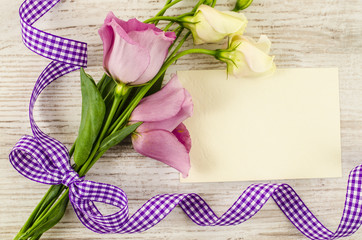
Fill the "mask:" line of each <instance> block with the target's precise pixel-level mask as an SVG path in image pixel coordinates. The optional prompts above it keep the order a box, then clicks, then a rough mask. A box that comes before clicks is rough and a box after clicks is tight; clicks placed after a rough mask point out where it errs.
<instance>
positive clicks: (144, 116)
mask: <svg viewBox="0 0 362 240" xmlns="http://www.w3.org/2000/svg"><path fill="white" fill-rule="evenodd" d="M184 101H185V93H184V91H183V89H182V85H181V83H180V82H179V81H178V79H177V77H176V76H175V77H173V78H172V79H171V80H170V81H169V82H168V83H167V84H166V85H165V86H164V87H163V88H162V89H161V90H160V91H158V92H156V93H155V94H152V95H151V96H148V97H146V98H144V99H143V100H142V101H141V102H140V103H139V105H138V106H137V107H136V108H135V110H134V111H133V113H132V116H131V121H135V122H138V121H142V122H155V121H163V120H167V119H169V118H172V117H173V116H175V115H176V114H177V113H179V112H180V109H181V107H182V104H183V102H184Z"/></svg>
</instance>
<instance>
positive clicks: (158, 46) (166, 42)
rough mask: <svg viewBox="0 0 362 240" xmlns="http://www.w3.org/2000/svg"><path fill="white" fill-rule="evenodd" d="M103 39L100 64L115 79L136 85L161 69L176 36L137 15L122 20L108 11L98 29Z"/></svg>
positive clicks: (149, 78)
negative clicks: (147, 22)
mask: <svg viewBox="0 0 362 240" xmlns="http://www.w3.org/2000/svg"><path fill="white" fill-rule="evenodd" d="M98 33H99V35H100V36H101V39H102V41H103V67H104V69H105V71H106V72H107V73H108V74H109V75H110V76H111V77H112V78H113V79H114V80H116V81H118V82H123V83H125V84H129V85H139V84H143V83H146V82H148V81H149V80H151V79H152V78H153V77H154V76H155V75H156V74H157V72H158V71H159V70H160V68H161V66H162V64H163V62H164V61H165V58H166V56H167V54H168V48H169V46H170V45H171V44H172V42H173V41H174V40H175V38H176V35H175V33H174V32H164V31H162V30H161V29H159V28H157V27H156V26H155V25H154V24H146V23H142V22H140V21H138V20H137V19H130V20H129V21H127V22H125V21H123V20H120V19H118V18H117V17H116V16H114V14H113V13H112V12H110V13H108V15H107V17H106V19H105V20H104V24H103V26H102V27H101V28H100V29H99V31H98Z"/></svg>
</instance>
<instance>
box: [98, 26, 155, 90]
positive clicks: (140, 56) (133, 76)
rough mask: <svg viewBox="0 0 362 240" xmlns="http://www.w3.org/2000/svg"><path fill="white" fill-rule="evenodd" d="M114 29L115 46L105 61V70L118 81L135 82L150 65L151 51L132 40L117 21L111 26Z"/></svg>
mask: <svg viewBox="0 0 362 240" xmlns="http://www.w3.org/2000/svg"><path fill="white" fill-rule="evenodd" d="M109 26H110V27H111V28H112V29H113V34H114V38H113V45H112V48H111V50H110V51H109V53H108V54H107V55H106V57H105V59H104V63H105V68H106V69H107V70H108V72H109V74H110V75H111V76H112V77H113V78H115V79H116V80H117V81H121V82H124V83H133V82H135V81H136V80H137V79H138V78H139V77H140V76H141V75H142V74H143V73H144V72H145V71H146V69H147V67H148V66H149V64H150V55H149V51H148V50H147V49H145V48H143V47H141V46H139V45H138V44H137V42H136V41H134V40H132V39H131V38H130V37H129V36H128V35H127V33H126V32H125V31H124V29H122V28H121V27H120V26H119V25H118V24H117V23H116V21H115V20H112V22H111V23H110V24H109Z"/></svg>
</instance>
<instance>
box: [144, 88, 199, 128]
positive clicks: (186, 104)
mask: <svg viewBox="0 0 362 240" xmlns="http://www.w3.org/2000/svg"><path fill="white" fill-rule="evenodd" d="M182 90H183V92H184V95H185V98H184V101H183V103H182V106H181V108H180V110H179V112H178V113H177V114H176V115H175V116H173V117H170V118H166V119H165V120H162V121H144V122H143V124H142V125H141V126H139V127H138V129H139V131H149V130H151V129H163V130H167V131H170V132H171V131H173V130H174V129H175V128H176V127H177V126H178V125H179V124H180V123H182V122H183V121H185V120H186V119H187V118H189V117H191V116H192V112H193V103H192V99H191V95H190V93H189V92H187V90H186V89H182Z"/></svg>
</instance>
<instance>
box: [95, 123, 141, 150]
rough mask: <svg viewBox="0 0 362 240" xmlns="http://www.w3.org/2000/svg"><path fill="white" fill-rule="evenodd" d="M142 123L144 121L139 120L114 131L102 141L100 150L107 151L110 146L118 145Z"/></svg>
mask: <svg viewBox="0 0 362 240" xmlns="http://www.w3.org/2000/svg"><path fill="white" fill-rule="evenodd" d="M141 124H142V122H137V123H135V124H132V125H130V126H127V127H125V128H122V129H120V130H118V131H116V132H114V133H113V134H111V135H109V136H108V137H106V138H105V139H104V140H103V141H102V143H101V145H100V147H99V150H98V152H103V151H107V150H108V149H109V148H111V147H113V146H115V145H117V144H118V143H120V142H121V141H122V140H123V139H125V138H126V137H127V136H128V135H130V134H131V133H133V132H134V131H135V130H136V129H137V128H138V127H139V126H140V125H141Z"/></svg>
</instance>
